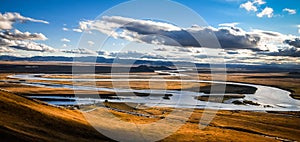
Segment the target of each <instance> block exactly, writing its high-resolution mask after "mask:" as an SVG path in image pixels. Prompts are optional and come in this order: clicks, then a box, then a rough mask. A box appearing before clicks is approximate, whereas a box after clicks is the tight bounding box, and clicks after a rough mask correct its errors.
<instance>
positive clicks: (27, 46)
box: [8, 41, 56, 52]
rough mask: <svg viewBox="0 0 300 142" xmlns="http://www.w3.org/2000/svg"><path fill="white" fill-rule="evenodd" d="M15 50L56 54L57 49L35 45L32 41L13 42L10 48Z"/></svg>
mask: <svg viewBox="0 0 300 142" xmlns="http://www.w3.org/2000/svg"><path fill="white" fill-rule="evenodd" d="M8 47H11V48H14V49H19V50H26V51H39V52H55V51H56V49H54V48H52V47H50V46H48V45H45V44H41V43H35V42H31V41H12V42H11V44H10V45H9V46H8Z"/></svg>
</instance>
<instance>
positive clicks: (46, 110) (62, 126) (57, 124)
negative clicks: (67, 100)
mask: <svg viewBox="0 0 300 142" xmlns="http://www.w3.org/2000/svg"><path fill="white" fill-rule="evenodd" d="M0 114H1V117H0V139H1V141H95V140H97V141H99V140H107V138H105V137H104V136H102V135H101V134H99V133H98V132H97V131H96V130H94V129H93V128H92V127H91V126H89V124H88V123H87V122H86V121H85V120H84V117H83V116H82V115H81V114H80V113H79V111H73V110H68V109H64V108H59V107H53V106H49V105H46V104H43V103H42V102H36V101H32V100H29V99H27V98H24V97H21V96H17V95H15V94H11V93H7V92H3V91H0Z"/></svg>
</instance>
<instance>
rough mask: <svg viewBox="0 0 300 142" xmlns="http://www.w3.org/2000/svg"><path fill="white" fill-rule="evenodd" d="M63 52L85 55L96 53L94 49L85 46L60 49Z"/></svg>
mask: <svg viewBox="0 0 300 142" xmlns="http://www.w3.org/2000/svg"><path fill="white" fill-rule="evenodd" d="M61 51H62V52H64V53H71V54H87V55H98V53H97V52H96V51H92V50H89V49H86V48H78V49H70V50H61Z"/></svg>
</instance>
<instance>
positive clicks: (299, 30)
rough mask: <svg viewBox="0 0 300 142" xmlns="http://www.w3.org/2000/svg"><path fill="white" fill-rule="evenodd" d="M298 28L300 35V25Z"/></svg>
mask: <svg viewBox="0 0 300 142" xmlns="http://www.w3.org/2000/svg"><path fill="white" fill-rule="evenodd" d="M297 27H298V33H299V34H300V25H298V26H297Z"/></svg>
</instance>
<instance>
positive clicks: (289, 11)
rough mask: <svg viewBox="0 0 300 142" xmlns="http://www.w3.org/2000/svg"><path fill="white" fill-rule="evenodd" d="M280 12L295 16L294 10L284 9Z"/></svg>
mask: <svg viewBox="0 0 300 142" xmlns="http://www.w3.org/2000/svg"><path fill="white" fill-rule="evenodd" d="M282 11H284V12H288V13H289V14H296V13H297V12H296V9H289V8H284V9H283V10H282Z"/></svg>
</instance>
